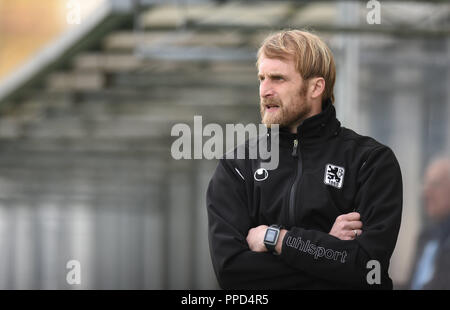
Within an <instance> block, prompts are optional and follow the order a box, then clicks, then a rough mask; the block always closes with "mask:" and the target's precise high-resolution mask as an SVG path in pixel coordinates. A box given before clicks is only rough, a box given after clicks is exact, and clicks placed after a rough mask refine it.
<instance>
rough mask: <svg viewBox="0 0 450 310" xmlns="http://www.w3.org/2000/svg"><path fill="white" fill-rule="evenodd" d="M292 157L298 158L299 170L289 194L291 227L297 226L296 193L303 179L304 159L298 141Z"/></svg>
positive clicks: (293, 147) (296, 140)
mask: <svg viewBox="0 0 450 310" xmlns="http://www.w3.org/2000/svg"><path fill="white" fill-rule="evenodd" d="M292 156H293V157H294V158H297V157H298V160H297V169H296V175H295V178H294V182H293V183H292V186H291V191H290V194H289V218H288V223H289V225H290V227H293V226H294V225H295V196H296V195H295V193H296V191H297V187H298V183H299V182H300V179H301V177H302V157H301V153H300V145H299V143H298V139H295V140H294V144H293V146H292Z"/></svg>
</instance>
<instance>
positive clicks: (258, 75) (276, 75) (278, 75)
mask: <svg viewBox="0 0 450 310" xmlns="http://www.w3.org/2000/svg"><path fill="white" fill-rule="evenodd" d="M262 76H264V74H261V73H258V74H257V77H258V78H261V77H262ZM267 76H268V77H269V78H274V77H282V78H286V75H285V74H282V73H277V72H275V73H269V74H267Z"/></svg>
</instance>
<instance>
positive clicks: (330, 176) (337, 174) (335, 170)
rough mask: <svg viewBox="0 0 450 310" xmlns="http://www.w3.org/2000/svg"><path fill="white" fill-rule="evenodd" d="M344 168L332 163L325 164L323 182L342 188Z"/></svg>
mask: <svg viewBox="0 0 450 310" xmlns="http://www.w3.org/2000/svg"><path fill="white" fill-rule="evenodd" d="M344 173H345V169H344V168H342V167H339V166H335V165H332V164H327V165H325V177H324V179H323V182H324V183H325V184H327V185H331V186H334V187H336V188H342V185H344Z"/></svg>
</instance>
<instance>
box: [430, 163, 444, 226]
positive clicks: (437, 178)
mask: <svg viewBox="0 0 450 310" xmlns="http://www.w3.org/2000/svg"><path fill="white" fill-rule="evenodd" d="M444 165H445V164H444V163H436V164H434V165H431V166H430V167H429V168H428V170H427V173H426V176H425V184H424V199H425V208H426V212H427V214H428V216H429V217H430V218H431V219H433V220H440V219H444V218H445V217H446V216H447V215H449V214H450V176H449V170H450V167H446V166H444Z"/></svg>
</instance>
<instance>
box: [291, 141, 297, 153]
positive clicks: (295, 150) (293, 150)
mask: <svg viewBox="0 0 450 310" xmlns="http://www.w3.org/2000/svg"><path fill="white" fill-rule="evenodd" d="M297 146H298V139H295V140H294V145H293V148H292V156H294V157H297Z"/></svg>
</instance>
